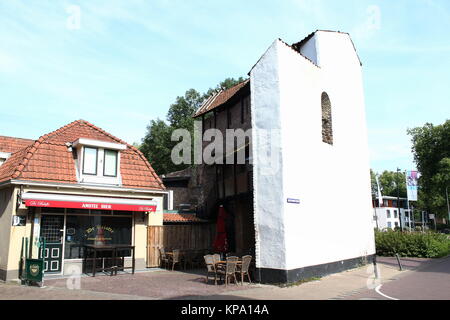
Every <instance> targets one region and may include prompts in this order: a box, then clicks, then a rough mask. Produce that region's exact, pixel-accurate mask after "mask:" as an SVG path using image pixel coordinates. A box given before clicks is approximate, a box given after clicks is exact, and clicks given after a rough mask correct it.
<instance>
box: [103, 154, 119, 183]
mask: <svg viewBox="0 0 450 320" xmlns="http://www.w3.org/2000/svg"><path fill="white" fill-rule="evenodd" d="M117 160H118V152H117V151H115V150H105V154H104V161H103V175H104V176H106V177H117Z"/></svg>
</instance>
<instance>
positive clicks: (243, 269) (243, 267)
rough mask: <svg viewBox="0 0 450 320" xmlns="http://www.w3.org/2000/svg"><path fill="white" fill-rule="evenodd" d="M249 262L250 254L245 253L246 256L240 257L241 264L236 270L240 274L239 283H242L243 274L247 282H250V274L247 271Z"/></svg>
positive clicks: (250, 259) (250, 260)
mask: <svg viewBox="0 0 450 320" xmlns="http://www.w3.org/2000/svg"><path fill="white" fill-rule="evenodd" d="M251 262H252V256H248V255H247V256H243V257H242V265H241V267H240V268H239V270H238V272H237V273H239V274H240V275H241V285H244V276H245V275H247V278H248V282H249V283H252V280H251V279H250V274H249V272H248V269H249V267H250V263H251Z"/></svg>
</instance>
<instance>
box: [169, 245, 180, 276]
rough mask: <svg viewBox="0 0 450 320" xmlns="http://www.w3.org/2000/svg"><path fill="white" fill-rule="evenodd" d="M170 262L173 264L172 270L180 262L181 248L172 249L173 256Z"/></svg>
mask: <svg viewBox="0 0 450 320" xmlns="http://www.w3.org/2000/svg"><path fill="white" fill-rule="evenodd" d="M170 263H171V264H172V271H173V270H174V268H175V265H176V264H177V263H178V264H180V250H178V249H176V250H173V251H172V257H171V258H170Z"/></svg>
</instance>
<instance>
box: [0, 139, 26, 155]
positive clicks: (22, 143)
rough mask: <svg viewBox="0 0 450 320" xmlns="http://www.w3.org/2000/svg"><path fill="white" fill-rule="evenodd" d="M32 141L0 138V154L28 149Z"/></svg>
mask: <svg viewBox="0 0 450 320" xmlns="http://www.w3.org/2000/svg"><path fill="white" fill-rule="evenodd" d="M33 142H34V140H31V139H22V138H14V137H4V136H0V152H6V153H14V152H17V151H19V150H20V149H23V148H25V147H28V146H29V145H30V144H32V143H33Z"/></svg>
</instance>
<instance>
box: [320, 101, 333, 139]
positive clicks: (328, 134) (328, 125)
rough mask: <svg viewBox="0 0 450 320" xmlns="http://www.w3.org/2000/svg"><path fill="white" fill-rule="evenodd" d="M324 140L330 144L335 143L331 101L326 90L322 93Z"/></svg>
mask: <svg viewBox="0 0 450 320" xmlns="http://www.w3.org/2000/svg"><path fill="white" fill-rule="evenodd" d="M322 141H323V142H325V143H328V144H329V145H333V121H332V116H331V101H330V98H329V97H328V94H327V93H326V92H323V93H322Z"/></svg>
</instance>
